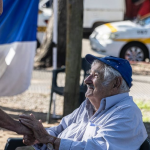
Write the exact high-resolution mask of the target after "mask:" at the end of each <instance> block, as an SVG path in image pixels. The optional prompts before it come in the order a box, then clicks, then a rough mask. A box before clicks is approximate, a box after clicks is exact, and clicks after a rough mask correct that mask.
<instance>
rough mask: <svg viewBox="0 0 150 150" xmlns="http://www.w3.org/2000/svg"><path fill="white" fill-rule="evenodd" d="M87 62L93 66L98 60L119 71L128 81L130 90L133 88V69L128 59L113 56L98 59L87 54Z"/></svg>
mask: <svg viewBox="0 0 150 150" xmlns="http://www.w3.org/2000/svg"><path fill="white" fill-rule="evenodd" d="M85 58H86V60H87V61H88V62H89V63H90V64H92V62H93V61H94V60H95V59H97V60H99V61H101V62H103V63H105V64H107V65H109V66H111V67H112V68H114V69H115V70H117V71H118V72H119V73H120V74H121V76H122V77H123V79H124V80H125V81H126V83H127V85H128V86H129V88H130V87H131V86H132V83H131V82H132V68H131V66H130V63H129V62H128V60H126V59H122V58H118V57H113V56H106V57H102V58H100V57H96V56H93V55H91V54H87V55H86V56H85Z"/></svg>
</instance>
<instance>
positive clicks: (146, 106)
mask: <svg viewBox="0 0 150 150" xmlns="http://www.w3.org/2000/svg"><path fill="white" fill-rule="evenodd" d="M134 102H135V103H136V104H137V106H138V107H139V108H140V109H141V112H142V115H143V122H150V100H147V101H144V100H134Z"/></svg>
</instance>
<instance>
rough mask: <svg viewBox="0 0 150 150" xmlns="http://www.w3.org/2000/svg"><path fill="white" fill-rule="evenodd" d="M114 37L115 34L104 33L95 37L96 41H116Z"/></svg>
mask: <svg viewBox="0 0 150 150" xmlns="http://www.w3.org/2000/svg"><path fill="white" fill-rule="evenodd" d="M116 37H117V34H115V33H104V34H102V35H101V34H97V35H96V38H97V39H98V40H108V39H112V40H113V39H116Z"/></svg>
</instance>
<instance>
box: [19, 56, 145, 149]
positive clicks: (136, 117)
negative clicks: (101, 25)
mask: <svg viewBox="0 0 150 150" xmlns="http://www.w3.org/2000/svg"><path fill="white" fill-rule="evenodd" d="M86 60H87V61H88V62H89V63H90V64H91V70H90V74H89V76H88V77H87V78H86V79H85V84H86V85H87V87H88V89H87V92H86V97H87V99H86V100H85V101H84V102H83V103H82V104H81V106H80V107H79V108H78V109H76V110H74V111H73V112H72V113H71V114H69V115H68V116H66V117H64V118H63V119H62V121H61V122H60V124H59V125H58V126H55V127H51V128H48V129H46V130H45V129H44V128H43V126H42V123H41V121H37V120H36V119H35V118H34V116H33V115H30V116H27V115H21V116H20V120H21V122H22V123H23V124H25V125H26V126H28V127H29V128H31V129H32V130H33V132H34V137H35V139H36V140H37V141H35V139H34V138H31V137H28V136H25V137H24V143H26V144H27V145H32V144H35V143H36V144H35V145H34V147H35V149H37V150H38V149H41V150H46V149H48V150H53V147H54V149H55V150H139V149H140V146H141V145H142V143H143V142H144V141H145V139H146V138H147V133H146V130H145V127H144V124H143V122H142V114H141V111H140V110H139V108H138V107H137V106H136V104H135V103H134V102H133V99H132V97H131V96H129V93H128V92H129V90H130V87H131V86H132V78H131V76H132V69H131V66H130V64H129V62H128V61H127V60H125V59H121V58H117V57H112V56H108V57H104V58H99V57H95V56H93V55H90V54H88V55H86ZM39 143H43V144H39Z"/></svg>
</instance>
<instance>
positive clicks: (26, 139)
mask: <svg viewBox="0 0 150 150" xmlns="http://www.w3.org/2000/svg"><path fill="white" fill-rule="evenodd" d="M23 143H24V144H25V145H28V146H30V145H34V144H38V143H39V142H38V141H37V140H36V139H35V137H34V136H33V135H24V136H23Z"/></svg>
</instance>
